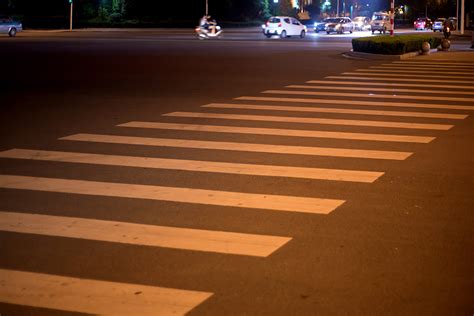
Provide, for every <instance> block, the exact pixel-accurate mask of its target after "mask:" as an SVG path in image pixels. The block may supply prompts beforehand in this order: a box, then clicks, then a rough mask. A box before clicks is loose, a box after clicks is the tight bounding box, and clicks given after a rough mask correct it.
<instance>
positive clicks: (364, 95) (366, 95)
mask: <svg viewBox="0 0 474 316" xmlns="http://www.w3.org/2000/svg"><path fill="white" fill-rule="evenodd" d="M262 93H265V94H292V95H317V96H333V97H351V98H369V99H408V100H433V101H455V102H472V103H473V104H474V98H458V97H440V96H424V95H404V94H398V95H393V94H373V93H344V92H318V91H294V90H266V91H262Z"/></svg>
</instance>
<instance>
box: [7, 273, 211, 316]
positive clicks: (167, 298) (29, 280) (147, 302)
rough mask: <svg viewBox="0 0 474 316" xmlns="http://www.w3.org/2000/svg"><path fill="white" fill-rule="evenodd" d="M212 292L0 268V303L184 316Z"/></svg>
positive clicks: (121, 314) (117, 314)
mask: <svg viewBox="0 0 474 316" xmlns="http://www.w3.org/2000/svg"><path fill="white" fill-rule="evenodd" d="M212 295H213V293H208V292H198V291H189V290H178V289H171V288H164V287H156V286H149V285H141V284H130V283H119V282H109V281H98V280H90V279H80V278H73V277H65V276H59V275H52V274H43V273H33V272H23V271H15V270H6V269H0V301H2V302H4V303H8V304H15V305H26V306H32V307H40V308H50V309H56V310H62V311H69V312H78V313H87V314H94V315H110V316H112V315H114V316H130V315H140V316H151V315H185V314H186V313H188V312H189V311H190V310H192V309H193V308H195V307H196V306H198V305H199V304H201V303H202V302H204V301H205V300H207V299H208V298H209V297H211V296H212Z"/></svg>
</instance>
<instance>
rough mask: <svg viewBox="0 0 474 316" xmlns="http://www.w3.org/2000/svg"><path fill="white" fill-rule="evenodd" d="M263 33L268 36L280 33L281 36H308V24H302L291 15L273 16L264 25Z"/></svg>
mask: <svg viewBox="0 0 474 316" xmlns="http://www.w3.org/2000/svg"><path fill="white" fill-rule="evenodd" d="M262 30H263V34H265V36H266V37H271V36H273V35H278V36H280V37H281V38H285V37H287V36H299V37H301V38H303V37H305V36H306V26H305V25H303V24H301V22H300V21H298V20H297V19H295V18H292V17H289V16H272V17H270V18H269V19H268V21H267V23H265V24H263V25H262Z"/></svg>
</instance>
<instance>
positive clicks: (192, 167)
mask: <svg viewBox="0 0 474 316" xmlns="http://www.w3.org/2000/svg"><path fill="white" fill-rule="evenodd" d="M0 158H14V159H29V160H42V161H60V162H69V163H83V164H98V165H109V166H122V167H138V168H152V169H171V170H187V171H195V172H216V173H228V174H245V175H254V176H269V177H287V178H302V179H315V180H316V179H318V180H332V181H352V182H369V183H372V182H374V181H375V180H377V179H378V178H379V177H380V176H382V175H383V172H373V171H357V170H340V169H323V168H301V167H285V166H271V165H257V164H239V163H226V162H213V161H199V160H184V159H165V158H150V157H131V156H116V155H98V154H90V153H74V152H59V151H45V150H27V149H11V150H7V151H3V152H0Z"/></svg>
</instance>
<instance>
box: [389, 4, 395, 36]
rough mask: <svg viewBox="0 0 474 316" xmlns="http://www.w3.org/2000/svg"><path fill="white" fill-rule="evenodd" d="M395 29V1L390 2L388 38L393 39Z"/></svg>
mask: <svg viewBox="0 0 474 316" xmlns="http://www.w3.org/2000/svg"><path fill="white" fill-rule="evenodd" d="M394 29H395V0H390V36H391V37H393V30H394Z"/></svg>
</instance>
